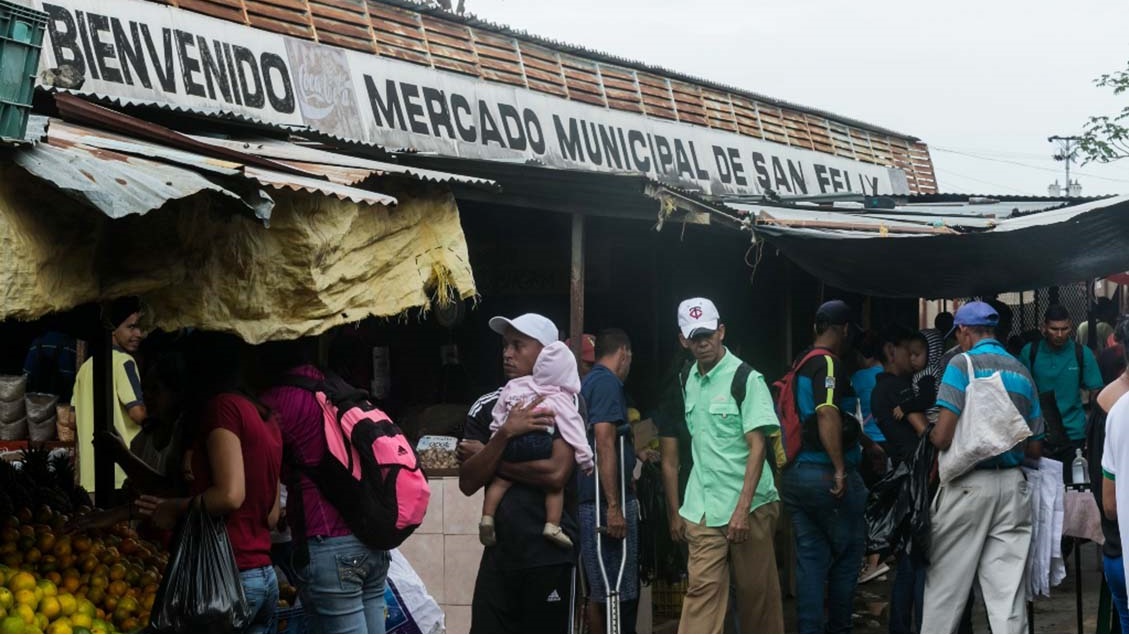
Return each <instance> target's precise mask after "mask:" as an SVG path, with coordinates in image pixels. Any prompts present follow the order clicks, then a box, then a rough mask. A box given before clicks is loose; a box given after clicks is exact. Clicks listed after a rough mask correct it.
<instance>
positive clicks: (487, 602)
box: [470, 562, 576, 633]
mask: <svg viewBox="0 0 1129 635" xmlns="http://www.w3.org/2000/svg"><path fill="white" fill-rule="evenodd" d="M575 575H576V574H575V567H574V565H572V564H571V563H566V564H559V565H552V566H546V567H534V568H532V569H519V570H516V571H500V570H498V569H497V568H495V567H493V566H490V565H487V564H486V563H485V562H484V563H483V565H482V566H481V567H480V568H479V569H478V579H477V580H476V581H475V583H474V599H473V600H472V604H471V608H470V632H471V633H568V632H570V626H571V620H572V589H573V581H574V576H575Z"/></svg>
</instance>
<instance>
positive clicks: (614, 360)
mask: <svg viewBox="0 0 1129 635" xmlns="http://www.w3.org/2000/svg"><path fill="white" fill-rule="evenodd" d="M630 370H631V340H630V339H628V337H627V334H626V333H624V332H623V331H621V330H619V329H608V330H605V331H601V332H600V333H599V334H598V335H597V336H596V363H595V364H594V365H593V366H592V370H591V372H589V373H588V374H587V375H586V376H585V377H584V381H583V383H582V384H581V387H580V395H581V396H582V397H583V398H584V402H585V404H587V407H588V440H589V442H590V443H591V444H592V447H593V448H594V449H595V450H596V469H597V470H599V473H600V492H599V497H598V498H599V501H600V520H601V525H603V526H605V527H607V532H606V533H605V534H604V537H603V538H602V549H601V551H602V552H603V559H604V572H606V574H607V576H608V584H609V585H611V586H613V587H614V586H615V580H616V579H617V578H618V574H619V569H620V564H621V562H622V554H623V549H624V548H625V546H624V543H625V542H626V549H627V563H626V566H625V568H624V572H623V579H622V582H621V584H620V587H619V591H620V594H619V597H620V616H621V620H622V624H621V625H620V632H621V633H634V632H635V618H636V613H637V612H638V608H639V501H637V500H636V499H635V486H634V483H633V482H632V478H631V477H632V473H633V472H634V471H635V444H634V442H633V436H632V434H631V430H630V428H629V427H628V423H627V396H626V394H625V393H624V390H623V381H624V380H625V379H627V374H628V373H629V372H630ZM621 435H622V436H623V446H624V447H623V456H622V457H621V456H620V452H619V437H620V436H621ZM578 478H579V501H580V556H581V561H582V563H583V565H584V575H585V578H586V579H587V581H588V589H589V593H588V620H589V625H590V627H591V628H590V632H593V633H602V632H604V628H605V627H606V623H605V620H606V617H605V605H606V604H607V597H608V595H607V588H605V585H604V577H603V573H601V571H600V564H599V558H598V557H597V553H596V531H597V527H596V500H597V495H596V494H597V493H596V480H595V477H594V476H593V475H584V474H581V475H579V477H578ZM624 484H626V488H627V491H626V496H623V490H622V489H621V488H622V487H623V485H624Z"/></svg>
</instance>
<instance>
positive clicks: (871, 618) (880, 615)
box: [639, 543, 1101, 634]
mask: <svg viewBox="0 0 1129 635" xmlns="http://www.w3.org/2000/svg"><path fill="white" fill-rule="evenodd" d="M1080 554H1081V560H1082V616H1083V620H1082V632H1083V633H1095V632H1097V631H1096V627H1097V613H1098V591H1099V588H1100V585H1101V551H1100V547H1098V546H1097V545H1095V544H1092V543H1088V544H1085V545H1082V547H1081V548H1080ZM1074 576H1075V569H1074V559H1073V557H1072V558H1071V559H1070V561H1069V563H1068V564H1067V575H1066V579H1065V580H1063V582H1062V583H1061V584H1060V585H1058V586H1057V587H1054V588H1053V589H1051V596H1050V597H1049V598H1039V599H1037V600H1036V601H1035V631H1034V632H1036V633H1075V632H1078V625H1077V614H1076V608H1075V593H1074V589H1075V582H1074V581H1075V577H1074ZM883 577H884V578H885V579H881V578H880V579H878V580H873V581H871V582H869V583H867V584H862V585H859V587H858V591H857V592H856V594H855V616H854V632H855V633H873V634H878V633H888V632H889V627H888V615H889V613H888V602H889V598H890V585H891V584H892V582H893V577H894V576H893V571H891V572H890V573H889V574H887V575H886V576H883ZM784 628H785V631H786V632H789V633H794V632H796V607H795V600H794V599H792V598H785V600H784ZM972 628H973V632H974V633H989V632H990V630H989V628H988V617H987V614H986V613H985V611H984V605H983V603H981V602H979V601H978V602H977V603H976V605H975V606H974V607H973V618H972ZM677 629H678V623H677V621H674V620H656V621H655V623H654V625H653V631H650V632H654V633H674V632H676V631H677ZM639 632H641V633H643V632H648V631H644V630H642V629H640V631H639Z"/></svg>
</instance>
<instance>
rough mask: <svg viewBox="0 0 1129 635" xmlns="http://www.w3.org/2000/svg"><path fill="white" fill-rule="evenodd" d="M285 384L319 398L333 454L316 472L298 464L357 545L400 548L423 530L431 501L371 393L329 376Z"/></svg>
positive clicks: (404, 443) (411, 453)
mask: <svg viewBox="0 0 1129 635" xmlns="http://www.w3.org/2000/svg"><path fill="white" fill-rule="evenodd" d="M285 383H286V384H287V385H290V386H295V387H297V388H302V389H305V390H308V391H310V392H312V393H314V396H315V398H316V399H317V402H318V405H319V406H321V409H322V413H323V415H324V421H325V440H326V444H327V446H328V451H327V452H326V453H325V455H324V456H323V457H322V459H321V461H320V462H319V463H318V464H317V465H313V466H303V465H300V464H297V463H294V462H291V464H292V465H293V466H295V467H297V468H298V469H299V470H300V471H301V472H302V473H303V474H305V475H306V476H308V477H309V478H310V480H312V481H313V482H314V484H315V485H317V488H318V491H319V492H320V493H321V495H322V496H324V497H325V499H326V500H327V501H329V503H330V504H331V505H333V506H334V507H335V508H336V509H337V511H338V512H339V513H340V514H341V517H342V518H344V519H345V523H346V524H347V525H349V529H350V530H351V531H352V532H353V535H354V536H356V537H357V539H358V540H360V541H361V542H363V543H365V544H366V545H368V546H369V547H372V548H373V549H394V548H396V547H398V546H400V543H402V542H404V540H405V539H406V538H407V537H408V536H410V535H411V533H412V532H413V531H415V529H416V527H419V525H420V523H422V522H423V517H424V514H426V512H427V502H428V500H429V499H430V498H431V488H430V487H429V486H428V484H427V477H426V476H425V475H424V473H423V470H422V469H421V467H420V462H419V455H417V454H416V451H415V449H414V448H413V447H412V445H411V444H410V443H408V440H407V439H406V438H405V437H404V433H403V432H402V431H401V430H400V428H399V427H397V426H396V424H394V423H392V420H391V419H390V418H389V417H388V415H386V414H384V412H382V411H381V410H380V409H379V408H377V407H376V406H374V405H373V404H372V402H371V401H370V400H369V396H368V393H366V392H365V391H363V390H359V389H357V388H354V387H352V386H350V385H349V384H347V383H346V382H345V381H344V380H343V379H341V378H340V377H337V376H336V375H333V374H331V373H326V377H325V379H324V380H321V381H319V380H317V379H313V378H310V377H301V376H290V377H287V378H286V381H285ZM298 498H300V496H299V497H298Z"/></svg>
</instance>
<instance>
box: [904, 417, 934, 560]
mask: <svg viewBox="0 0 1129 635" xmlns="http://www.w3.org/2000/svg"><path fill="white" fill-rule="evenodd" d="M932 431H933V426H932V425H929V426H928V427H926V428H925V433H924V434H922V435H921V441H919V442H918V444H917V450H915V451H914V453H913V459H911V461H910V465H911V472H912V475H911V477H910V480H909V496H910V518H909V525H910V542H909V549H908V551H909V555H910V557H912V558H913V559H914V562H915V563H917V564H918V565H922V566H924V565H927V564H929V547H930V545H931V544H932V542H933V540H932V537H931V533H930V532H931V531H932V521H931V516H930V511H929V510H930V508H931V507H932V505H933V495H934V494H935V493H936V491H937V487H936V482H937V479H936V474H937V471H936V469H935V466H936V464H937V448H935V447H933V444H932V443H931V442H930V441H929V433H930V432H932Z"/></svg>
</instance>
